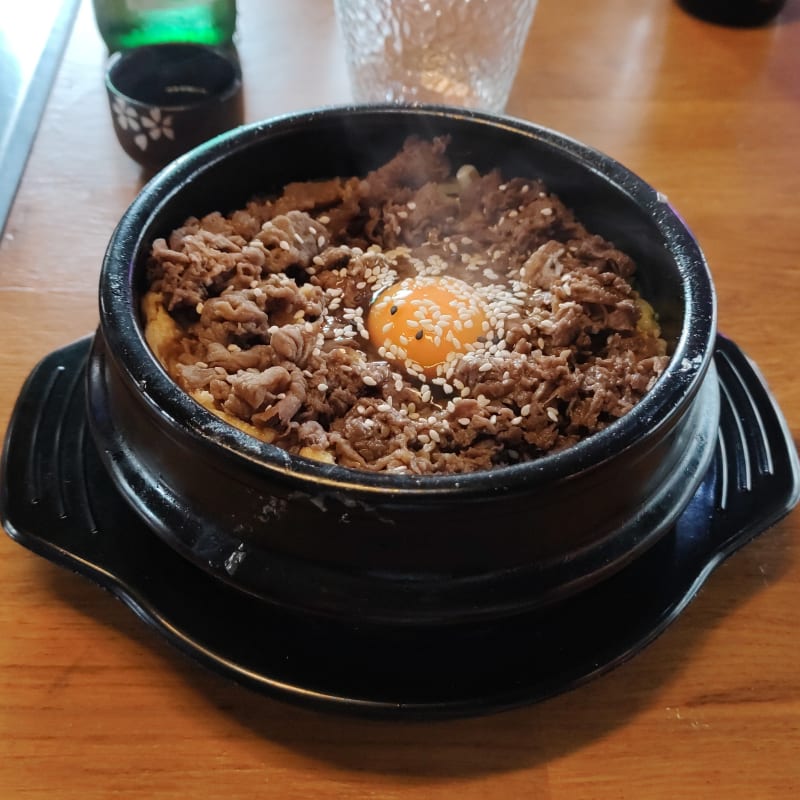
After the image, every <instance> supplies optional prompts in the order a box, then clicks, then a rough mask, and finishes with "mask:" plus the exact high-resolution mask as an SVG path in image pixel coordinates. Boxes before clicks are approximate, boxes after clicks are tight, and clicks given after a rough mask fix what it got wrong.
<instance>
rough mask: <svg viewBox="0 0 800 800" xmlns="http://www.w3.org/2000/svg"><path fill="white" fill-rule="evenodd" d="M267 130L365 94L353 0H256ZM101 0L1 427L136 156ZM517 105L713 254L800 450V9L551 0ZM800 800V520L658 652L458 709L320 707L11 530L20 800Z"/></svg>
mask: <svg viewBox="0 0 800 800" xmlns="http://www.w3.org/2000/svg"><path fill="white" fill-rule="evenodd" d="M239 49H240V53H241V57H242V62H243V66H244V72H245V83H246V88H247V112H246V113H247V118H248V120H256V119H259V118H263V117H269V116H271V115H275V114H278V113H283V112H287V111H293V110H299V109H303V108H309V107H313V106H318V105H324V104H331V103H336V102H340V101H346V100H347V99H348V98H349V89H348V86H347V81H346V76H345V73H344V68H343V65H342V48H341V44H340V42H339V39H338V36H337V32H336V28H335V24H334V21H333V16H332V4H330V3H328V2H323V1H322V0H293V2H285V3H274V2H273V3H260V2H258V0H242V1H241V2H240V22H239ZM104 57H105V54H104V50H103V47H102V43H101V41H100V39H99V36H98V35H97V33H96V30H95V28H94V21H93V18H92V14H91V6H90V4H89V3H87V2H84V4H83V7H82V8H81V11H80V13H79V16H78V19H77V22H76V26H75V29H74V33H73V35H72V38H71V41H70V43H69V46H68V48H67V51H66V54H65V57H64V60H63V64H62V66H61V69H60V72H59V74H58V76H57V79H56V83H55V86H54V90H53V92H52V96H51V98H50V100H49V104H48V106H47V108H46V111H45V114H44V117H43V120H42V124H41V128H40V131H39V134H38V137H37V139H36V141H35V144H34V147H33V150H32V154H31V158H30V161H29V163H28V166H27V169H26V171H25V174H24V177H23V180H22V183H21V186H20V190H19V192H18V195H17V197H16V201H15V203H14V205H13V208H12V211H11V215H10V218H9V220H8V224H7V227H6V230H5V235H4V238H3V240H2V243H1V245H0V320H1V321H2V322H1V324H2V347H0V397H2V400H0V428H2V429H5V427H6V425H7V422H8V419H9V416H10V414H11V410H12V405H13V402H14V399H15V397H16V396H17V393H18V392H19V389H20V387H21V385H22V382H23V380H24V379H25V377H26V375H27V374H28V372H29V370H30V369H31V368H32V367H33V366H34V364H35V363H36V362H37V361H38V360H39V359H40V358H41V357H42V356H44V355H46V354H47V353H49V352H50V351H52V350H54V349H56V348H58V347H60V346H62V345H64V344H67V343H69V342H71V341H72V340H74V339H77V338H78V337H82V336H84V335H86V334H89V333H91V332H92V330H93V329H94V327H95V325H96V323H97V305H96V286H97V278H98V273H99V269H100V263H101V259H102V255H103V250H104V247H105V245H106V242H107V240H108V238H109V235H110V233H111V231H112V228H113V226H114V224H115V222H116V221H117V219H118V218H119V216H120V215H121V214H122V212H123V211H124V209H125V207H126V205H127V204H128V203H129V201H130V200H131V199H132V198H133V197H134V195H135V194H136V192H137V191H138V190H139V188H140V187H141V185H142V176H141V174H140V172H139V169H138V167H137V166H136V165H135V164H134V163H132V162H131V161H130V160H129V159H128V158H127V156H125V154H124V153H123V152H122V151H121V149H120V148H119V147H118V145H117V142H116V140H115V138H114V134H113V131H112V128H111V123H110V119H109V115H108V111H107V107H106V100H105V96H104V91H103V83H102V70H103V62H104ZM508 111H509V113H511V114H512V115H514V116H518V117H523V118H526V119H530V120H533V121H535V122H538V123H541V124H544V125H546V126H549V127H552V128H556V129H558V130H561V131H563V132H565V133H567V134H569V135H571V136H574V137H576V138H578V139H580V140H583V141H585V142H587V143H588V144H591V145H593V146H595V147H597V148H599V149H601V150H604V151H606V152H607V153H609V154H610V155H612V156H614V157H615V158H617V159H619V160H620V161H622V162H623V163H625V164H626V165H628V166H629V167H631V168H632V169H633V170H634V171H636V172H637V173H639V174H640V175H642V176H643V177H644V178H645V179H647V180H648V181H649V182H651V183H652V184H653V185H655V186H656V187H657V188H658V189H659V190H661V191H662V192H664V193H666V194H667V195H668V196H669V198H670V200H671V202H672V203H673V204H674V206H675V207H676V208H677V209H678V210H679V211H680V213H681V214H682V216H683V217H684V218H685V219H686V220H687V222H688V224H689V226H690V227H691V228H692V229H693V230H694V232H695V233H696V235H697V237H698V238H699V240H700V242H701V244H702V245H703V247H704V249H705V252H706V254H707V256H708V259H709V261H710V264H711V266H712V270H713V273H714V277H715V281H716V285H717V289H718V295H719V322H720V329H721V330H722V331H723V332H725V333H727V334H728V335H729V336H730V337H732V338H733V339H734V340H735V341H736V342H737V343H738V344H739V345H740V346H741V347H742V348H743V349H744V350H745V351H746V352H747V353H748V354H749V355H750V356H751V357H752V358H753V359H754V360H755V361H756V362H757V363H758V365H759V366H760V368H761V370H762V372H763V373H764V375H765V377H766V379H767V381H768V382H769V384H770V386H771V388H772V390H773V392H774V394H775V397H776V398H777V400H778V402H779V403H780V405H781V407H782V409H783V411H784V414H785V415H786V417H787V420H788V423H789V426H790V428H791V431H792V434H793V435H794V437H795V441H796V440H797V436H798V432H800V381H798V380H797V379H796V377H795V371H796V364H797V362H798V345H797V333H796V322H797V309H798V307H800V255H798V253H799V252H800V233H799V232H800V226H799V225H798V217H800V3H798V2H796V0H795V2H792V0H790V2H789V5H788V7H787V9H786V10H785V11H784V13H783V16H782V17H781V18H780V19H779V20H778V24H775V25H773V26H770V27H766V28H763V29H757V30H731V29H725V28H719V27H714V26H711V25H708V24H704V23H701V22H698V21H696V20H695V19H693V18H691V17H689V16H687V15H686V14H685V13H684V12H682V11H681V10H680V9H679V8H677V7H676V6H675V4H674V3H673V2H671V1H670V0H605V2H601V3H599V2H596V0H569V2H565V1H564V0H540V5H539V9H538V11H537V15H536V18H535V22H534V25H533V28H532V31H531V35H530V38H529V41H528V46H527V49H526V52H525V55H524V60H523V63H522V67H521V70H520V73H519V76H518V80H517V81H516V84H515V88H514V91H513V94H512V97H511V101H510V104H509V107H508ZM117 796H119V797H141V798H189V797H198V798H216V797H220V798H239V797H248V798H249V797H280V798H309V797H314V798H334V797H335V798H356V797H359V798H367V797H380V798H398V797H420V798H433V797H448V798H449V797H461V798H465V799H466V798H478V797H481V798H517V797H520V798H522V797H524V798H557V797H558V798H560V797H585V798H674V797H685V798H697V797H708V798H712V797H713V798H717V797H725V798H729V799H730V798H740V797H741V798H748V800H751V798H789V797H795V796H800V512H795V513H793V514H791V515H789V516H788V517H787V518H785V519H784V520H783V521H782V522H780V523H779V524H778V525H776V526H775V527H774V528H772V529H771V530H769V531H768V532H766V533H764V534H763V535H762V536H760V537H759V538H757V539H756V540H755V541H754V542H752V543H751V544H749V545H748V546H747V547H745V548H744V549H743V550H741V551H740V552H739V553H737V554H736V555H735V556H733V557H732V558H731V559H730V560H728V561H727V562H726V563H725V564H724V565H723V566H722V567H721V568H719V569H718V570H717V571H716V572H715V573H714V574H713V575H712V576H711V579H710V580H709V581H708V582H707V583H706V585H705V586H704V587H703V588H702V590H701V591H700V592H699V594H698V596H697V597H696V599H695V600H694V602H693V603H692V604H691V605H690V606H689V608H688V609H687V610H686V611H685V613H684V614H683V615H682V616H681V617H680V618H679V619H678V620H677V621H676V622H675V623H674V624H673V625H672V626H671V627H670V628H669V629H668V631H667V632H666V633H665V634H664V635H662V636H661V637H660V638H659V639H658V640H657V641H656V642H655V643H654V644H652V645H651V646H650V647H648V648H647V649H646V650H645V651H644V652H642V653H641V654H640V655H638V656H637V657H636V658H634V659H633V660H631V661H629V662H627V663H626V664H624V665H623V666H621V667H619V668H617V669H616V670H614V671H612V672H610V673H609V674H607V675H605V676H604V677H602V678H599V679H597V680H595V681H593V682H591V683H589V684H587V685H585V686H583V687H582V688H580V689H577V690H575V691H572V692H570V693H568V694H564V695H561V696H558V697H556V698H554V699H551V700H549V701H546V702H544V703H541V704H539V705H536V706H533V707H528V708H523V709H519V710H515V711H511V712H506V713H502V714H496V715H493V716H488V717H483V718H477V719H467V720H461V721H452V722H441V723H407V724H397V723H389V722H369V721H361V720H356V719H352V718H340V717H337V716H331V715H322V714H318V713H314V712H312V711H308V710H299V709H297V708H294V707H292V706H288V705H286V704H283V703H279V702H276V701H273V700H270V699H267V698H265V697H262V696H260V695H256V694H254V693H252V692H250V691H248V690H245V689H242V688H239V687H237V686H235V685H232V684H230V683H228V682H226V681H225V680H223V679H221V678H219V677H217V676H216V675H214V674H211V673H209V672H206V671H205V670H204V669H203V668H201V667H199V666H197V665H196V664H195V663H193V662H190V661H189V660H187V659H185V658H184V657H183V656H181V655H178V654H177V653H176V652H174V651H173V650H172V649H171V648H170V647H169V646H168V645H167V644H165V643H164V642H163V641H162V640H161V639H160V638H158V637H157V636H156V635H155V634H154V633H153V632H152V631H151V630H150V629H149V628H147V627H146V626H144V625H143V624H142V623H141V622H140V621H139V620H138V619H136V617H135V616H134V615H133V614H131V613H130V612H129V611H128V610H127V608H125V607H124V606H123V605H122V604H121V603H119V602H117V601H116V600H114V599H113V598H112V597H111V596H110V595H109V594H107V593H105V592H103V591H101V590H99V589H98V588H96V587H95V586H94V585H92V584H91V583H89V582H88V581H86V580H84V579H82V578H79V577H77V576H74V575H72V574H70V573H69V572H68V571H66V570H63V569H60V568H59V567H56V566H54V565H52V564H51V563H50V562H48V561H46V560H44V559H42V558H39V557H37V556H36V555H34V554H32V553H31V552H29V551H28V550H26V549H24V548H22V547H20V546H19V545H18V544H16V543H14V542H13V541H11V540H10V539H9V538H8V537H5V536H4V537H0V798H3V800H5V798H8V799H9V800H12V798H44V797H48V798H82V800H88V799H89V798H98V799H99V798H103V799H104V800H105V798H109V797H117Z"/></svg>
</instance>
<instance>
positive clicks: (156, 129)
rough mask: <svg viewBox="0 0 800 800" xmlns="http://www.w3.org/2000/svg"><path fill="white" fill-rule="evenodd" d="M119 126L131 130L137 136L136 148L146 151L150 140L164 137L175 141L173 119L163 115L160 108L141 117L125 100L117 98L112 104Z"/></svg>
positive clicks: (135, 139)
mask: <svg viewBox="0 0 800 800" xmlns="http://www.w3.org/2000/svg"><path fill="white" fill-rule="evenodd" d="M112 108H113V110H114V114H115V115H116V118H117V125H119V127H120V128H121V129H122V130H123V131H127V130H130V131H131V132H132V133H134V134H136V135H135V136H134V137H133V141H134V143H135V144H136V146H137V147H138V148H139V149H140V150H142V151H144V150H147V145H148V143H149V141H150V140H152V141H154V142H155V141H157V140H158V139H160V138H161V137H162V136H163V137H164V138H166V139H170V140H174V139H175V131H174V130H173V129H172V117H171V116H163V117H162V115H161V109H160V108H151V109H150V110H149V111H148V112H147V114H142V115H141V116H139V115H138V114H137V113H136V109H135V108H133V107H132V106H129V105H128V104H127V103H126V102H125V101H124V100H121V99H120V98H116V99H115V100H114V102H113V104H112Z"/></svg>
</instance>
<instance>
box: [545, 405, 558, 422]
mask: <svg viewBox="0 0 800 800" xmlns="http://www.w3.org/2000/svg"><path fill="white" fill-rule="evenodd" d="M547 416H548V417H550V419H551V420H553V422H558V411H556V410H555V409H554V408H553V407H552V406H550V407H549V408H548V409H547Z"/></svg>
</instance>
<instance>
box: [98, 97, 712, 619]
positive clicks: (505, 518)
mask: <svg viewBox="0 0 800 800" xmlns="http://www.w3.org/2000/svg"><path fill="white" fill-rule="evenodd" d="M444 133H446V134H449V135H450V136H451V137H452V142H451V145H450V147H449V149H448V153H449V155H450V157H451V159H452V161H453V163H454V164H459V163H472V164H474V165H475V166H477V167H478V169H479V170H485V169H491V168H494V167H500V168H501V169H502V170H503V172H504V173H505V174H506V175H508V176H515V175H523V176H528V177H531V178H536V177H538V178H541V179H543V180H544V182H545V183H546V184H547V185H548V186H549V187H550V188H551V189H552V190H553V191H555V192H556V193H557V194H559V195H560V196H561V198H562V199H563V200H564V201H565V203H566V204H567V205H568V206H570V207H572V208H573V209H574V210H575V212H576V214H577V216H578V218H579V219H581V221H583V222H584V223H585V224H586V225H587V227H588V228H589V229H590V230H593V231H595V232H597V233H600V234H602V235H603V236H605V237H606V238H608V239H610V240H612V241H613V242H614V243H615V244H616V245H617V246H618V247H620V248H621V249H623V250H625V251H626V252H628V253H629V254H630V255H632V256H633V257H634V259H635V260H636V261H637V263H638V265H639V273H638V275H637V282H638V287H639V289H640V290H641V292H642V294H643V295H644V296H645V297H646V298H647V299H648V300H650V302H651V303H652V304H653V305H654V307H655V308H656V310H657V312H658V314H659V318H660V322H661V325H662V329H663V332H664V335H665V338H667V340H668V341H669V343H670V346H671V350H672V360H671V363H670V365H669V367H668V368H667V370H666V371H665V373H664V375H663V376H662V377H661V378H660V379H659V381H658V382H657V384H656V385H655V386H654V388H653V389H652V390H651V391H650V393H649V394H648V395H647V396H646V397H645V398H644V399H643V400H642V401H641V402H640V403H639V404H638V405H637V406H636V407H635V408H634V409H633V410H632V411H631V412H630V413H629V414H627V415H626V416H625V417H623V418H622V419H620V420H619V421H617V422H615V423H614V424H612V425H611V426H609V428H607V429H606V430H604V431H602V432H600V433H598V434H595V435H593V436H591V437H589V438H587V439H585V440H584V441H582V442H580V443H578V444H577V445H575V446H573V447H572V448H570V449H568V450H565V451H562V452H559V453H554V454H550V455H547V456H545V457H543V458H541V459H540V460H538V461H536V462H533V463H528V464H522V465H517V466H511V467H503V468H498V469H495V470H488V471H484V472H478V473H472V474H468V475H441V476H424V477H414V476H396V475H386V474H374V473H366V472H361V471H357V470H352V469H346V468H342V467H338V466H335V465H323V464H320V463H317V462H313V461H310V460H307V459H303V458H300V457H296V456H292V455H290V454H288V453H287V452H285V451H283V450H280V449H279V448H276V447H273V446H271V445H267V444H264V443H262V442H259V441H257V440H255V439H253V438H251V437H249V436H247V435H246V434H244V433H242V432H240V431H238V430H237V429H235V428H233V427H231V426H229V425H227V424H226V423H224V422H222V421H221V420H219V419H218V418H216V417H215V416H213V415H212V414H211V413H210V412H208V411H206V410H204V409H203V408H201V407H200V406H199V405H198V404H196V403H195V402H194V401H193V400H192V399H191V398H190V397H189V396H188V395H186V394H185V393H184V392H183V391H182V390H180V389H179V388H178V387H177V386H176V385H175V384H174V383H173V382H172V380H171V379H170V378H169V377H168V376H167V375H166V373H165V372H164V371H163V370H162V368H161V367H160V366H159V364H158V363H157V362H156V360H155V359H154V358H153V356H152V355H151V353H150V351H149V349H148V348H147V345H146V344H145V341H144V338H143V331H142V324H141V320H140V317H139V312H138V307H139V298H140V294H141V292H142V291H143V271H144V265H145V261H146V258H147V254H148V252H149V247H150V244H151V242H152V241H153V239H154V238H156V237H157V236H162V235H165V234H166V233H168V232H169V231H170V230H172V229H173V228H175V227H177V226H178V225H179V224H181V223H182V222H183V221H184V219H185V218H186V217H188V216H190V215H196V216H201V215H203V214H205V213H208V212H211V211H214V210H220V211H223V212H227V211H230V210H233V209H235V208H238V207H241V206H242V205H243V204H244V203H245V202H246V201H247V200H248V199H250V198H251V197H252V196H253V195H255V194H272V193H277V192H279V191H280V190H281V189H282V187H283V186H284V185H285V184H286V183H288V182H290V181H297V180H309V179H317V178H319V179H323V178H329V177H333V176H337V175H355V174H364V173H365V172H367V171H368V170H369V169H371V168H373V167H376V166H378V165H380V164H381V163H383V162H385V161H386V160H387V159H388V158H389V157H391V156H392V155H393V154H394V153H395V152H396V151H397V150H398V149H399V147H400V145H401V144H402V142H403V140H404V139H405V138H406V137H407V136H408V135H410V134H418V135H421V136H425V137H427V136H434V135H439V134H444ZM100 305H101V326H100V330H99V332H98V335H97V337H96V341H95V346H94V348H93V355H92V359H91V362H90V367H89V371H88V375H89V377H88V384H89V386H88V388H89V419H90V426H91V429H92V434H93V437H94V439H95V442H96V444H97V445H98V449H99V451H100V453H101V457H102V458H103V461H104V463H105V464H106V467H107V469H108V470H109V473H110V474H111V476H112V478H113V480H114V482H115V483H116V485H117V486H118V487H119V488H120V489H121V491H122V493H123V495H124V496H125V497H126V498H127V499H128V502H129V503H130V504H131V506H132V507H133V508H134V509H135V510H136V511H137V513H138V514H139V515H140V516H141V517H142V518H143V519H144V520H145V521H146V522H147V524H148V525H149V526H150V527H151V528H152V529H153V530H154V531H156V533H158V534H159V535H160V536H161V537H162V538H163V539H164V540H165V541H167V542H168V543H169V544H170V545H171V546H173V547H174V548H175V549H177V550H178V551H179V552H181V553H182V554H183V555H184V556H186V557H187V558H188V559H189V560H190V561H192V562H193V563H194V564H196V565H197V566H198V567H200V568H202V569H204V570H206V571H208V572H210V573H211V574H213V575H214V576H215V577H217V578H219V579H220V580H223V581H225V582H227V583H229V584H232V585H233V586H235V587H236V588H238V589H241V590H242V591H244V592H246V593H248V594H252V595H254V596H256V597H259V598H261V599H263V600H266V601H269V602H273V603H277V604H279V605H282V606H286V607H289V608H293V609H296V610H299V611H302V612H304V613H312V614H321V615H329V616H334V617H337V618H339V619H345V620H348V621H353V622H356V623H361V622H376V623H381V624H401V625H405V624H450V623H457V622H463V621H467V620H472V619H476V618H492V617H498V616H507V615H511V614H515V613H519V612H522V611H525V610H528V609H530V608H533V607H536V606H539V605H542V604H546V603H550V602H553V601H555V600H558V599H559V598H562V597H565V596H567V595H569V594H572V593H574V592H576V591H579V590H580V589H582V588H584V587H586V586H589V585H591V584H592V583H596V582H598V581H600V580H602V579H603V578H604V577H607V576H608V575H610V574H612V573H613V572H615V571H617V570H619V569H620V568H621V567H622V566H624V565H625V564H626V563H629V562H630V561H631V560H632V559H633V558H635V557H636V556H637V555H639V554H640V553H642V552H643V551H644V550H645V549H647V548H649V547H650V546H651V545H652V544H654V543H655V542H656V541H657V540H658V539H659V538H660V537H661V536H662V535H663V534H664V532H665V531H666V530H668V529H669V527H670V525H671V524H672V522H673V521H674V520H675V519H676V518H677V516H678V515H679V514H680V513H681V511H682V510H683V509H684V508H685V506H686V504H687V503H688V502H689V500H690V498H691V497H692V495H693V494H694V492H695V491H696V490H697V487H698V486H699V485H700V482H701V480H702V478H703V475H704V474H705V471H706V469H707V467H708V464H709V462H710V459H711V456H712V453H713V445H714V441H715V439H716V431H717V427H718V417H719V397H718V388H717V381H716V378H715V376H714V371H713V369H714V368H713V365H712V364H711V358H712V351H713V344H714V337H715V329H716V318H715V299H714V291H713V286H712V282H711V277H710V275H709V271H708V268H707V265H706V263H705V260H704V258H703V255H702V252H701V251H700V248H699V247H698V245H697V243H696V242H695V240H694V238H693V237H692V235H691V233H690V232H689V231H688V230H687V228H686V226H685V225H684V224H683V222H682V221H681V219H680V218H679V217H678V215H677V214H676V213H675V212H674V211H673V209H672V208H671V207H670V206H669V204H668V202H667V201H666V198H664V197H663V196H662V195H660V194H659V193H658V192H657V191H656V190H655V189H653V188H652V187H650V186H649V185H648V184H647V183H645V182H644V181H643V180H641V179H640V178H639V177H637V176H636V175H634V174H632V173H631V172H630V171H629V170H627V169H626V168H625V167H623V166H622V165H620V164H618V163H617V162H615V161H613V160H612V159H610V158H608V157H607V156H605V155H603V154H601V153H599V152H597V151H595V150H593V149H591V148H589V147H586V146H585V145H582V144H580V143H578V142H576V141H574V140H572V139H570V138H568V137H565V136H563V135H561V134H558V133H556V132H554V131H550V130H547V129H544V128H541V127H538V126H536V125H532V124H530V123H525V122H522V121H519V120H513V119H509V118H504V117H497V116H492V115H486V114H482V113H478V112H468V111H463V110H456V109H450V108H439V107H429V108H425V107H422V108H408V107H401V106H387V107H369V106H365V107H355V108H330V109H322V110H319V111H314V112H309V113H304V114H296V115H290V116H286V117H281V118H277V119H273V120H269V121H266V122H261V123H257V124H254V125H249V126H244V127H242V128H239V129H237V130H235V131H232V132H230V133H228V134H225V135H223V136H220V137H218V138H217V139H215V140H213V141H212V142H209V143H207V144H204V145H201V146H200V147H198V148H196V149H195V150H193V151H192V152H190V153H188V154H187V155H185V156H183V157H181V158H179V159H178V160H177V161H175V162H174V163H173V164H171V165H170V166H169V167H168V168H166V169H165V170H163V171H162V172H161V173H159V174H158V175H157V176H156V177H155V178H154V179H153V180H152V181H151V182H150V183H149V184H148V185H147V186H146V187H145V188H144V189H143V190H142V192H141V193H140V195H139V196H138V197H137V198H136V200H135V201H134V202H133V204H132V205H131V207H130V208H129V209H128V211H127V212H126V213H125V215H124V216H123V218H122V220H121V221H120V223H119V226H118V227H117V229H116V231H115V233H114V235H113V237H112V239H111V241H110V243H109V246H108V250H107V253H106V257H105V260H104V264H103V270H102V277H101V284H100Z"/></svg>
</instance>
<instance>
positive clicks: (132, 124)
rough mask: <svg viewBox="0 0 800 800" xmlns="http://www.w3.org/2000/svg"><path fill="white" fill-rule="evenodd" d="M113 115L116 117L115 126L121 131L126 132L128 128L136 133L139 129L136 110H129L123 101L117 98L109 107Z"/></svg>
mask: <svg viewBox="0 0 800 800" xmlns="http://www.w3.org/2000/svg"><path fill="white" fill-rule="evenodd" d="M111 108H112V109H113V111H114V113H115V114H116V115H117V125H119V127H120V128H122V130H124V131H127V130H128V128H130V129H131V130H132V131H138V130H139V128H140V127H141V126H140V125H139V120H138V119H137V117H136V109H135V108H131V107H130V106H129V105H128V104H127V103H126V102H125V101H124V100H122V99H120V98H119V97H117V98H115V99H114V102H113V103H112V105H111Z"/></svg>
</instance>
